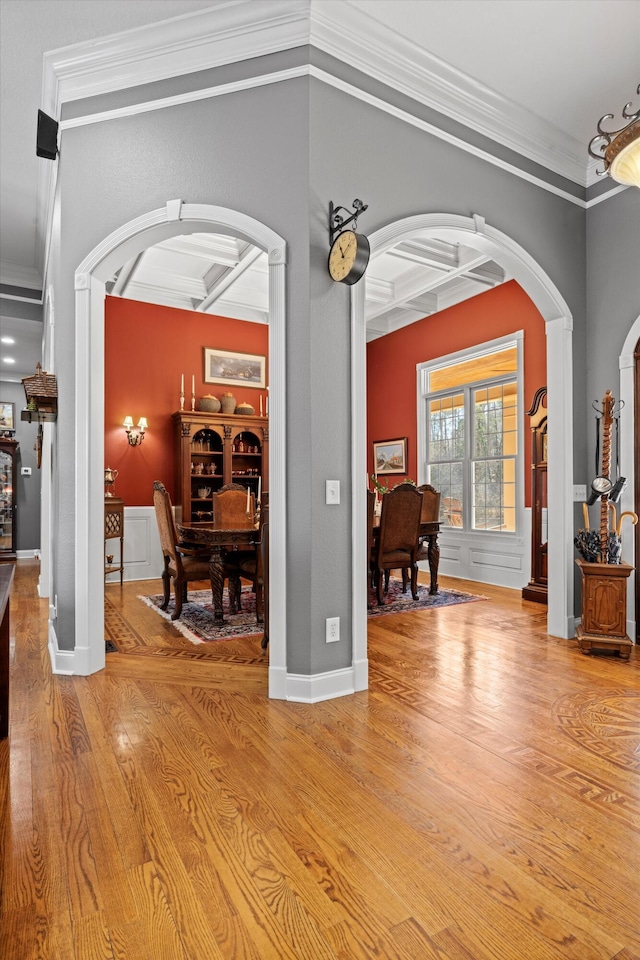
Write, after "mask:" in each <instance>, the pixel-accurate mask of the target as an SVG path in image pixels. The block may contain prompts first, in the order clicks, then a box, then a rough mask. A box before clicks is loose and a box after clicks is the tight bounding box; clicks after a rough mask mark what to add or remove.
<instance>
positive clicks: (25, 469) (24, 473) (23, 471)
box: [20, 467, 31, 477]
mask: <svg viewBox="0 0 640 960" xmlns="http://www.w3.org/2000/svg"><path fill="white" fill-rule="evenodd" d="M20 473H21V474H22V476H23V477H30V476H31V467H20Z"/></svg>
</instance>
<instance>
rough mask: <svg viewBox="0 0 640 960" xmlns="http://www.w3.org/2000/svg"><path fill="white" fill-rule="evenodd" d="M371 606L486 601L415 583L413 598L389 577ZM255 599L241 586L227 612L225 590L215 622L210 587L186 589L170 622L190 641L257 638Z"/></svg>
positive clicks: (402, 609) (409, 608)
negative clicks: (235, 609)
mask: <svg viewBox="0 0 640 960" xmlns="http://www.w3.org/2000/svg"><path fill="white" fill-rule="evenodd" d="M138 599H139V600H142V601H143V602H144V603H146V604H147V606H149V607H151V608H152V609H154V610H155V611H156V612H157V613H159V614H160V616H161V617H164V619H165V620H171V615H172V614H173V611H174V610H175V603H174V600H173V596H172V599H171V600H170V601H169V606H168V607H167V609H166V610H161V609H160V605H161V603H162V594H159V595H155V596H148V597H143V596H140V597H138ZM371 599H372V602H373V607H372V608H371V610H369V611H368V615H369V616H370V617H383V616H387V615H388V614H391V613H414V612H416V611H421V610H435V609H437V608H438V607H449V606H452V605H453V604H456V603H470V602H471V601H473V600H486V599H487V598H486V597H482V596H478V595H476V594H473V593H463V592H462V591H460V590H443V589H442V588H440V590H439V591H438V593H437V594H435V596H431V595H430V594H429V587H428V586H423V585H422V584H418V599H417V600H413V599H412V597H411V591H410V589H409V588H407V592H406V593H404V594H403V593H402V581H401V580H396V579H394V578H392V579H391V580H390V581H389V590H388V592H387V593H385V594H384V604H383V605H382V606H381V607H379V606H378V605H377V603H376V600H375V593H374V591H372V593H371ZM255 601H256V598H255V594H254V593H253V592H252V591H251V588H250V587H243V589H242V611H241V612H240V613H229V604H228V598H227V592H226V590H225V592H224V595H223V608H224V623H221V624H217V623H216V622H215V620H214V618H213V608H212V606H211V591H210V590H190V591H189V601H188V603H183V604H182V612H181V614H180V618H179V619H178V620H173V621H172V624H173V626H174V627H175V628H176V630H178V631H179V632H180V633H181V634H182V635H183V636H184V637H186V638H187V639H188V640H191V641H192V642H193V643H210V642H212V641H214V640H230V639H232V638H233V637H254V636H258V637H261V636H262V635H263V630H262V626H261V625H260V624H257V623H256V612H255V611H256V603H255Z"/></svg>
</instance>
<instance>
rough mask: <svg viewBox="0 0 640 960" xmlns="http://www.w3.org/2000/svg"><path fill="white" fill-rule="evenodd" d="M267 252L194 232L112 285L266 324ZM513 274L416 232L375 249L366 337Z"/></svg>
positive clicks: (129, 266) (148, 254) (130, 267)
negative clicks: (380, 250) (377, 251)
mask: <svg viewBox="0 0 640 960" xmlns="http://www.w3.org/2000/svg"><path fill="white" fill-rule="evenodd" d="M268 279H269V275H268V266H267V255H266V253H264V251H262V250H260V249H258V247H254V246H253V245H252V244H250V243H247V242H245V241H243V240H238V239H235V238H234V237H229V236H221V235H219V234H211V233H193V234H189V235H188V236H178V237H172V238H171V239H170V240H165V241H163V242H162V243H159V244H157V245H156V246H153V247H149V248H148V249H147V250H145V251H144V252H143V253H141V254H139V256H137V257H135V258H134V259H133V260H130V261H129V262H128V263H125V264H124V265H123V266H122V268H121V269H120V270H119V271H118V272H117V273H116V274H115V275H114V276H113V278H112V279H111V281H110V282H109V283H108V284H107V292H108V293H110V294H111V295H112V296H118V297H125V298H126V299H129V300H143V301H145V302H146V303H158V304H163V305H164V306H168V307H177V308H179V309H181V310H195V311H197V312H198V313H209V314H213V315H218V316H225V317H235V318H237V319H239V320H252V321H254V322H256V323H268V320H269V289H268ZM508 279H509V278H508V277H506V276H505V273H504V271H503V270H502V269H501V268H500V267H499V266H498V265H497V264H496V263H494V262H493V261H492V260H490V259H489V258H488V257H486V256H484V255H482V254H479V253H478V251H477V250H472V249H471V248H469V247H464V246H462V245H461V244H452V243H448V242H446V241H444V240H437V239H434V238H433V237H430V238H429V239H426V238H425V239H414V240H412V241H411V242H404V243H400V244H398V245H397V246H395V247H393V248H392V249H390V250H387V251H385V252H384V253H380V254H378V255H374V256H373V257H372V259H371V263H370V265H369V268H368V270H367V274H366V279H365V281H364V282H366V320H367V339H368V340H375V339H376V338H377V337H382V336H384V335H385V334H387V333H391V332H392V331H393V330H398V329H399V328H400V327H404V326H406V325H407V324H409V323H414V322H415V321H416V320H420V319H422V318H423V317H427V316H430V315H431V314H433V313H437V312H438V311H440V310H444V309H446V308H447V307H451V306H453V305H454V304H456V303H460V302H461V301H463V300H467V299H468V298H469V297H474V296H476V294H478V293H483V292H484V291H485V290H489V289H490V288H491V287H495V286H497V285H498V284H500V283H504V281H505V280H508Z"/></svg>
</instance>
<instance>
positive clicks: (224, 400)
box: [220, 392, 236, 414]
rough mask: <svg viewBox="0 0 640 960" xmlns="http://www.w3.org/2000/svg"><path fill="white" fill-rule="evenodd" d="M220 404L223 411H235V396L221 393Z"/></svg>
mask: <svg viewBox="0 0 640 960" xmlns="http://www.w3.org/2000/svg"><path fill="white" fill-rule="evenodd" d="M220 404H221V406H222V412H223V413H226V414H228V413H235V409H236V398H235V397H234V395H233V394H232V393H229V392H227V393H223V394H222V397H221V398H220Z"/></svg>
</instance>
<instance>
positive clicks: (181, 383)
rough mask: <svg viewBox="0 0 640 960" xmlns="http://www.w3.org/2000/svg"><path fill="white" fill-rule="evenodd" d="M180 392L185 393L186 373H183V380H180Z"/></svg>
mask: <svg viewBox="0 0 640 960" xmlns="http://www.w3.org/2000/svg"><path fill="white" fill-rule="evenodd" d="M180 393H184V373H183V374H182V380H181V381H180Z"/></svg>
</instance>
